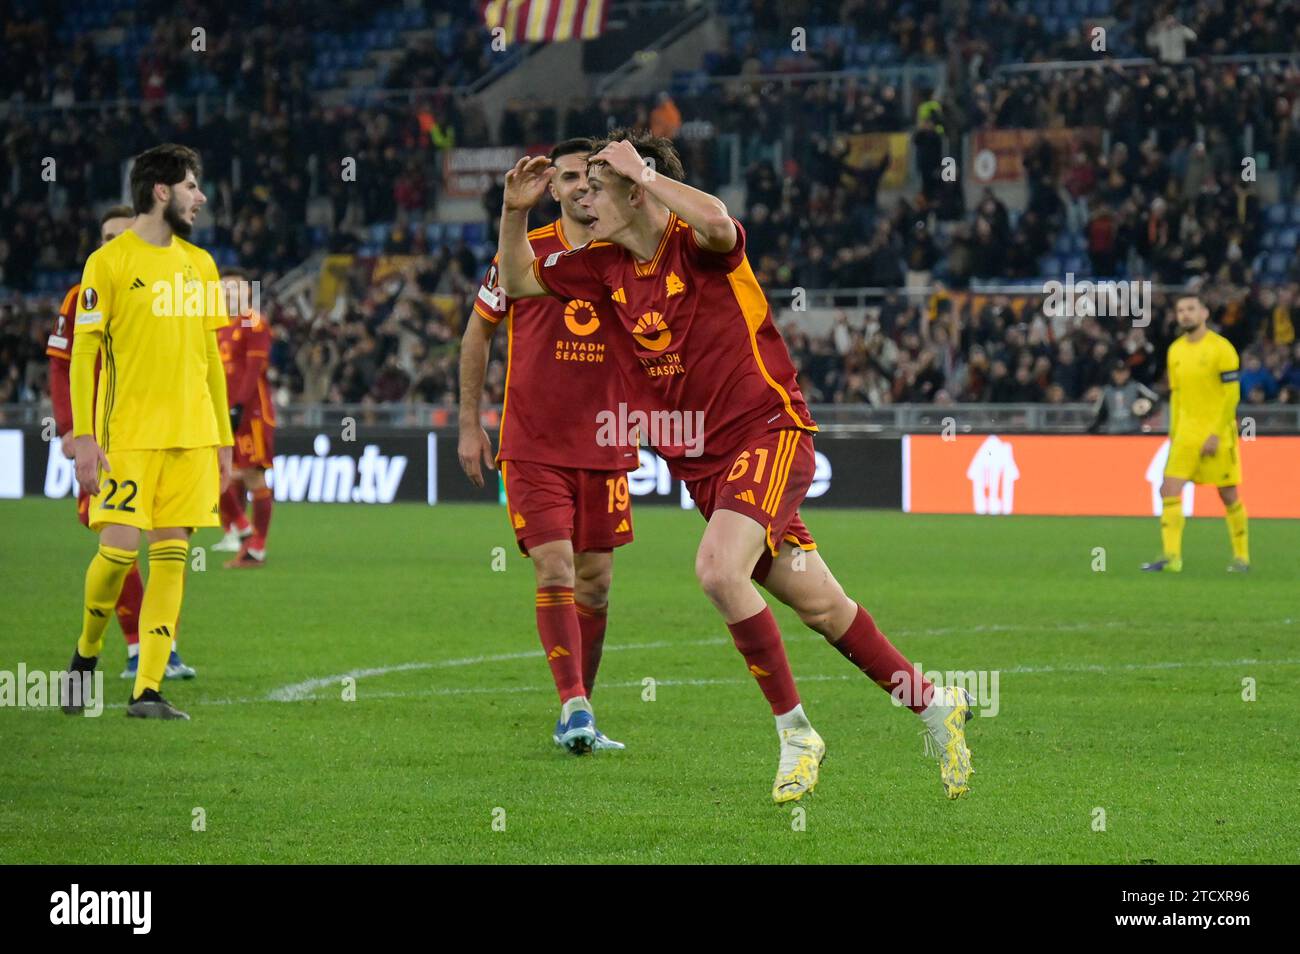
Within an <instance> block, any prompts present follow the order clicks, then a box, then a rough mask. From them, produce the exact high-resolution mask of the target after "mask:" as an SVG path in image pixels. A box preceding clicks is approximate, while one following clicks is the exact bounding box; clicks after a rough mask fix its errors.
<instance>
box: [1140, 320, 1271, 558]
mask: <svg viewBox="0 0 1300 954" xmlns="http://www.w3.org/2000/svg"><path fill="white" fill-rule="evenodd" d="M1209 316H1210V313H1209V310H1208V309H1207V308H1206V307H1205V304H1204V302H1202V301H1201V299H1200V297H1199V296H1197V295H1183V296H1180V297H1179V299H1178V302H1177V311H1176V317H1177V319H1178V327H1179V328H1181V329H1182V330H1183V332H1184V334H1183V335H1182V337H1180V338H1179V339H1178V340H1177V341H1175V342H1174V343H1173V344H1172V345H1170V346H1169V359H1168V361H1167V364H1168V373H1169V389H1170V394H1169V405H1170V410H1169V461H1168V462H1167V463H1166V464H1165V479H1164V483H1163V484H1161V487H1160V496H1161V498H1162V501H1163V503H1162V509H1161V515H1160V537H1161V540H1162V542H1163V544H1164V551H1165V552H1164V558H1163V559H1160V560H1156V561H1154V562H1152V563H1144V564H1143V565H1142V569H1144V570H1148V571H1151V572H1165V573H1178V572H1180V571H1181V570H1182V568H1183V524H1184V522H1185V520H1184V517H1183V508H1182V492H1183V487H1184V486H1185V485H1186V484H1187V482H1188V481H1189V480H1190V481H1191V482H1192V483H1196V484H1213V485H1214V486H1216V487H1218V488H1219V499H1221V500H1222V501H1223V506H1224V508H1225V509H1226V511H1227V512H1226V515H1225V517H1226V519H1227V522H1228V536H1229V538H1230V539H1231V541H1232V563H1231V564H1229V566H1228V570H1229V572H1233V573H1242V572H1245V571H1247V570H1249V569H1250V548H1249V534H1248V529H1247V524H1246V506H1245V504H1243V503H1242V502H1241V500H1240V498H1239V497H1238V496H1237V485H1238V484H1240V483H1241V456H1240V449H1239V447H1238V442H1237V402H1238V401H1240V400H1241V384H1240V382H1239V380H1238V378H1239V376H1240V374H1241V361H1240V359H1238V357H1237V349H1236V348H1234V347H1233V346H1232V344H1231V343H1230V342H1229V341H1228V339H1227V338H1224V337H1223V336H1222V335H1219V334H1216V333H1215V332H1213V331H1211V330H1210V329H1209V328H1207V327H1206V324H1205V322H1206V320H1207V319H1208V318H1209Z"/></svg>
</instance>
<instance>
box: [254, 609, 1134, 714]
mask: <svg viewBox="0 0 1300 954" xmlns="http://www.w3.org/2000/svg"><path fill="white" fill-rule="evenodd" d="M1125 625H1127V624H1125V623H1120V622H1106V623H1095V624H1090V623H1067V624H1065V625H1062V626H1053V627H1050V628H1049V629H1048V631H1049V632H1076V631H1079V630H1084V629H1111V628H1115V627H1119V626H1125ZM1041 629H1043V627H1041V626H1024V625H997V624H994V625H989V626H966V627H956V626H947V627H941V628H938V629H916V630H906V629H899V630H893V631H892V633H893V635H895V636H946V635H948V634H950V633H955V632H962V633H1006V632H1020V631H1024V630H1030V631H1034V630H1041ZM783 638H784V639H785V641H786V642H789V641H791V640H796V641H808V642H812V641H816V642H823V637H821V636H818V635H816V634H813V633H794V634H789V635H786V636H784V637H783ZM730 642H731V641H730V640H728V639H726V638H724V637H719V636H714V637H712V638H709V639H697V640H692V641H690V642H669V641H667V640H660V641H658V642H653V643H620V644H615V645H611V646H606V647H605V651H606V652H618V651H623V650H629V649H634V650H639V649H667V648H668V647H671V646H678V647H684V646H714V645H719V646H721V645H730ZM541 655H542V651H541V650H540V649H530V650H527V651H526V652H518V653H494V654H492V655H486V656H466V657H464V658H461V659H443V660H439V661H437V662H409V663H401V664H399V665H396V666H373V667H370V668H367V669H350V670H348V671H347V672H340V673H335V674H334V675H332V676H321V677H319V678H316V679H306V680H304V681H302V682H295V683H290V684H289V685H287V686H281V687H280V688H278V689H272V690H271V691H270V692H269V693H267V696H266V698H267V699H268V700H269V701H271V702H295V701H297V700H299V699H306V698H310V696H311V694H312V693H313V692H315V691H316V690H317V689H323V688H324V687H326V686H333V685H337V684H338V683H339V681H340V680H343V679H363V678H365V677H367V676H384V675H387V674H388V673H391V672H410V671H412V670H418V669H451V668H454V667H457V666H477V665H481V664H482V663H493V662H511V661H513V660H517V659H533V658H535V657H537V656H541Z"/></svg>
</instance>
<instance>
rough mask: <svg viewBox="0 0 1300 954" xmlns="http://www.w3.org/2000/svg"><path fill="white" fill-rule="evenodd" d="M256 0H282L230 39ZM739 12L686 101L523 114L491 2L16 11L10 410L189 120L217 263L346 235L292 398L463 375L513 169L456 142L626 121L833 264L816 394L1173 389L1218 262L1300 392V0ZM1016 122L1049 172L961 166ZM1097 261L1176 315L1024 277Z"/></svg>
mask: <svg viewBox="0 0 1300 954" xmlns="http://www.w3.org/2000/svg"><path fill="white" fill-rule="evenodd" d="M254 6H256V9H257V10H259V11H261V15H262V18H263V22H264V23H265V25H264V26H262V27H259V28H258V29H256V30H253V31H250V32H248V33H247V34H244V33H240V34H239V37H240V38H239V41H238V42H235V41H233V40H232V39H231V37H232V36H234V35H235V31H234V30H232V27H236V26H237V25H238V23H239V22H240V20H241V18H242V17H245V16H247V15H248V14H249V12H250V11H251V10H252V9H253V8H254ZM268 9H269V11H270V12H269V13H268ZM711 13H712V16H713V21H714V22H715V24H716V25H718V27H719V29H720V35H721V37H722V39H721V40H720V42H719V43H717V44H716V45H715V46H713V47H711V48H709V49H708V50H706V51H705V52H703V54H702V55H701V56H699V57H698V58H697V60H696V61H695V62H694V63H693V64H686V65H687V66H690V67H691V68H673V69H671V70H670V71H669V72H667V73H666V75H665V76H664V77H663V85H662V87H661V88H660V90H658V91H656V92H654V93H648V94H640V93H638V94H635V95H632V94H623V93H620V92H618V91H617V90H614V91H612V92H606V93H595V92H593V93H592V94H591V95H589V96H584V97H578V98H569V99H564V100H561V99H557V98H554V97H552V98H537V97H533V96H525V95H520V94H515V93H512V94H510V95H509V96H508V98H507V99H506V101H505V102H504V103H502V104H500V105H501V108H500V109H499V110H495V111H494V110H490V109H486V108H485V105H484V103H485V98H486V97H491V96H492V95H493V92H492V89H493V87H492V82H493V81H494V79H496V78H499V77H502V76H504V77H507V78H508V77H509V76H510V74H511V71H512V69H524V68H525V67H526V64H525V60H526V58H527V56H526V54H527V50H526V49H523V48H521V45H519V44H516V45H515V46H513V47H512V48H511V49H510V50H508V51H501V50H494V49H493V46H492V43H491V37H490V34H489V33H488V31H487V30H486V28H485V27H484V26H483V25H482V23H481V21H480V20H479V19H478V16H477V8H476V5H475V4H474V3H470V2H457V3H440V4H433V5H422V4H411V3H397V2H392V0H372V2H368V3H360V2H356V0H342V2H333V3H323V2H314V0H307V2H302V3H297V4H293V5H288V6H284V7H280V6H274V7H272V8H265V7H264V6H262V5H260V4H259V5H254V4H253V3H252V2H251V0H236V2H234V3H231V4H226V5H224V6H223V7H222V8H221V9H220V10H219V11H214V14H213V17H212V19H211V23H210V25H209V26H208V27H206V30H207V34H206V36H207V41H208V44H209V45H208V46H207V49H206V51H205V53H204V55H202V56H194V55H191V45H192V43H193V42H194V37H193V36H192V35H191V32H190V30H191V28H190V26H189V24H188V21H187V20H186V19H185V18H184V17H183V16H180V15H178V14H177V12H176V11H175V8H174V7H172V6H170V5H163V4H161V3H154V2H128V0H100V2H94V3H91V2H89V0H74V2H70V3H65V4H62V5H60V6H59V7H58V8H57V10H56V9H52V8H50V7H47V6H45V5H41V4H36V3H32V2H20V3H16V4H13V5H11V13H10V15H9V17H8V19H7V28H6V49H7V50H8V51H12V54H13V55H9V56H6V57H5V58H4V60H3V62H2V63H0V84H2V85H0V90H2V91H3V98H2V100H0V143H3V149H4V155H5V165H6V167H7V168H8V169H9V170H10V172H9V174H8V175H6V176H5V177H4V181H3V182H0V188H3V192H2V193H0V405H2V404H7V403H20V402H33V401H39V400H41V397H42V394H43V392H44V388H45V362H44V358H43V350H44V349H43V342H44V336H45V334H46V333H47V324H48V320H49V317H50V315H51V314H52V310H53V305H54V304H55V303H57V299H58V298H59V297H61V295H62V293H63V292H64V290H66V288H67V287H68V286H70V285H71V284H73V283H74V282H76V281H77V280H78V277H79V269H80V263H81V262H82V261H83V260H84V258H85V256H86V254H87V253H88V252H89V250H90V249H91V248H92V247H93V242H94V240H95V222H96V216H97V213H98V211H99V210H100V209H101V208H102V207H103V206H105V205H107V204H109V203H111V202H112V201H115V200H117V199H118V197H119V195H120V192H121V183H122V179H123V169H124V164H125V163H126V161H127V160H128V159H129V157H130V156H131V155H133V154H135V153H137V152H139V151H141V150H142V149H144V148H146V147H147V146H149V145H152V144H155V143H157V142H162V141H181V142H185V143H187V144H190V145H193V146H195V147H196V148H198V149H199V150H200V151H201V153H202V154H203V157H204V162H205V175H204V185H205V189H206V191H207V192H208V195H209V203H210V204H209V208H210V211H211V215H210V216H209V217H208V219H207V223H206V224H205V225H204V226H203V227H202V228H200V229H199V230H197V231H196V239H197V241H198V242H199V243H200V244H203V245H204V246H205V247H208V248H210V249H211V250H212V251H213V254H214V256H215V257H216V259H217V262H218V264H219V265H227V266H228V265H236V264H238V265H240V266H242V267H245V268H247V269H250V270H251V271H252V273H253V274H254V275H255V276H256V277H260V278H261V280H262V282H263V284H264V286H265V287H266V288H268V289H269V288H272V287H276V288H279V287H281V286H282V285H284V284H285V276H286V275H292V274H294V273H295V270H300V269H301V267H302V265H303V263H304V262H312V263H315V265H314V267H315V268H316V269H319V268H320V267H321V266H320V262H321V261H323V260H324V259H325V257H326V256H336V257H338V260H340V261H344V262H345V263H346V264H345V265H343V266H340V268H341V271H340V275H339V281H338V286H339V289H340V291H339V293H338V294H337V295H336V296H335V297H334V299H333V301H332V302H331V303H330V304H329V305H328V307H322V306H319V305H318V304H316V303H315V301H314V300H313V298H312V296H310V295H308V294H305V293H302V292H301V290H297V291H294V292H293V293H287V292H286V293H284V294H274V295H269V296H268V300H267V301H266V303H265V306H264V307H265V308H266V310H267V311H268V313H269V315H270V317H271V322H272V327H273V328H274V329H275V335H276V345H275V348H274V352H273V354H272V374H273V380H274V381H275V382H276V386H277V399H278V400H280V401H281V402H284V403H291V402H308V403H309V402H316V401H330V402H346V403H350V404H365V403H373V404H386V403H391V402H405V401H414V402H423V403H431V404H438V403H443V402H454V400H455V394H456V380H455V378H456V368H455V365H456V360H455V358H456V348H457V341H458V331H459V328H460V324H461V321H462V320H463V315H464V314H465V313H466V312H467V310H468V302H469V300H470V298H471V297H472V295H473V292H474V289H475V287H476V285H477V281H478V278H479V277H480V275H481V272H482V270H483V269H484V267H485V265H486V263H487V261H488V259H490V257H491V254H492V250H493V228H494V225H493V219H494V216H493V209H494V208H495V207H496V204H499V192H496V191H495V188H499V184H494V183H493V181H492V177H491V176H490V175H487V176H485V177H484V178H483V180H482V181H481V186H482V190H481V191H482V193H483V194H484V198H483V200H482V202H481V203H478V202H477V201H470V202H468V205H469V206H470V207H471V212H470V213H468V214H467V213H466V212H465V209H466V206H467V202H466V200H465V199H464V197H463V196H461V195H459V194H457V193H455V192H454V190H449V187H448V176H447V166H446V164H447V162H448V160H449V157H450V156H451V154H452V153H453V152H454V151H455V150H458V149H462V148H465V147H470V148H488V147H494V146H499V147H508V148H509V149H510V150H512V151H513V152H515V153H518V152H522V151H523V150H524V149H525V148H527V147H529V146H535V145H537V144H546V143H552V142H555V141H557V140H558V139H560V138H562V137H564V136H567V135H574V134H599V133H600V132H602V131H604V130H606V129H609V128H611V127H613V126H616V125H642V126H646V127H650V128H656V129H658V130H660V131H664V132H667V133H669V134H672V135H673V136H674V138H675V139H676V141H677V143H678V146H679V148H680V150H681V152H682V154H683V158H684V160H685V164H686V168H687V170H688V173H689V174H690V175H691V176H692V177H693V178H694V179H695V181H697V182H698V184H700V185H701V187H702V188H705V189H708V190H710V191H717V192H719V193H721V194H724V195H727V196H729V199H728V201H729V202H731V203H733V211H734V212H735V213H736V214H737V215H738V216H739V217H740V218H741V219H742V220H743V221H744V222H745V224H746V227H747V230H748V235H749V249H750V258H751V261H752V262H753V265H754V267H755V270H756V272H757V273H758V275H759V278H760V281H762V282H763V283H764V285H765V287H767V288H768V289H769V291H770V293H771V295H772V298H773V301H774V303H776V304H778V306H781V305H782V303H789V302H790V301H791V297H792V296H791V293H790V291H789V290H791V289H795V288H800V289H820V290H824V291H825V293H826V294H825V295H823V299H822V300H824V301H825V303H826V304H827V306H828V308H827V310H826V313H827V314H828V315H829V316H830V317H829V318H828V320H827V321H824V322H822V323H820V324H818V323H809V322H807V321H805V320H803V319H802V318H801V316H800V314H799V313H798V312H797V311H795V310H794V309H792V308H789V309H787V308H784V307H783V308H782V313H781V314H780V315H779V316H778V317H779V320H780V321H781V322H782V325H783V329H784V331H785V333H786V335H787V337H788V340H789V342H790V346H791V351H792V352H793V354H794V355H795V357H796V360H797V361H798V363H799V366H800V368H801V372H802V376H803V385H804V387H805V389H806V393H807V395H808V398H809V400H810V402H814V403H821V402H826V403H857V402H861V403H868V404H871V405H874V406H884V405H888V404H891V403H899V402H937V403H945V402H950V401H1015V402H1049V403H1060V402H1069V401H1081V400H1091V399H1094V398H1095V396H1096V393H1097V389H1098V388H1099V387H1100V386H1102V385H1104V383H1105V376H1106V373H1107V372H1106V369H1107V368H1108V367H1109V366H1110V365H1111V364H1112V363H1113V362H1114V361H1115V360H1116V359H1117V358H1118V359H1121V360H1124V361H1125V362H1127V363H1129V364H1130V365H1131V367H1132V369H1133V373H1134V378H1135V379H1136V380H1138V381H1140V382H1142V383H1145V384H1151V385H1158V384H1159V382H1160V378H1161V375H1162V373H1163V368H1162V366H1161V362H1162V360H1163V354H1164V349H1165V346H1166V345H1167V343H1168V341H1169V339H1170V335H1171V325H1170V319H1169V317H1168V316H1169V308H1168V307H1167V303H1168V296H1169V295H1170V294H1172V290H1173V289H1175V288H1181V287H1186V286H1188V285H1189V284H1191V285H1200V284H1202V283H1204V284H1205V287H1206V288H1207V289H1210V299H1211V302H1210V303H1211V307H1212V309H1213V311H1214V313H1215V319H1216V321H1217V322H1218V324H1219V325H1220V326H1221V327H1222V328H1223V329H1224V332H1225V334H1227V335H1228V337H1229V338H1230V339H1231V340H1232V341H1233V342H1234V344H1236V346H1237V347H1238V348H1239V349H1240V350H1242V351H1243V353H1244V354H1245V355H1246V358H1245V359H1244V360H1245V361H1246V364H1247V367H1248V372H1247V373H1246V374H1244V375H1243V398H1244V399H1245V400H1247V401H1248V402H1250V403H1264V402H1281V403H1295V402H1296V401H1297V400H1300V345H1298V344H1297V340H1296V327H1297V324H1300V310H1298V308H1297V299H1298V298H1300V254H1298V253H1297V243H1296V239H1297V236H1300V201H1298V200H1297V195H1296V184H1297V168H1298V167H1300V142H1298V136H1300V56H1297V55H1296V54H1295V53H1294V51H1295V50H1296V49H1297V48H1300V47H1297V39H1300V5H1298V4H1296V3H1294V2H1282V0H1277V2H1273V0H1253V2H1242V3H1235V4H1223V3H1218V2H1211V0H1199V2H1184V3H1174V4H1148V3H1142V2H1130V0H1018V2H1015V3H1007V2H1005V0H975V2H971V3H941V2H938V0H934V2H924V0H912V2H904V3H895V2H886V0H781V2H779V3H777V2H774V0H716V2H714V3H712V4H711ZM267 17H269V18H270V19H269V20H267V19H266V18H267ZM1167 17H1171V18H1172V19H1167ZM1175 26H1177V27H1178V28H1179V29H1180V30H1181V28H1182V27H1186V28H1187V29H1188V30H1190V31H1191V33H1192V34H1194V36H1195V39H1193V40H1179V39H1178V36H1183V35H1184V34H1181V33H1179V34H1178V36H1175V35H1174V34H1175V32H1176V31H1175V29H1174V27H1175ZM795 28H801V29H804V30H805V31H806V38H805V39H806V46H805V49H804V51H798V50H796V49H793V48H792V41H791V31H792V30H794V29H795ZM1097 28H1100V29H1103V30H1104V31H1105V39H1106V50H1105V52H1104V54H1098V53H1097V52H1096V51H1095V50H1094V49H1093V48H1092V46H1091V45H1090V44H1091V43H1092V42H1093V40H1094V36H1095V34H1094V33H1093V32H1092V31H1093V30H1094V29H1097ZM1079 60H1088V61H1090V62H1088V63H1086V64H1085V63H1076V62H1071V61H1079ZM521 64H525V65H521ZM595 88H596V87H595V84H594V83H593V84H591V89H592V90H595ZM1017 131H1033V134H1032V135H1030V134H1027V135H1026V138H1025V139H1024V144H1023V148H1022V149H1021V151H1020V161H1021V162H1022V164H1023V168H1024V183H1023V188H1020V189H1019V190H1011V191H1008V190H1007V189H1005V188H1003V187H1002V185H1001V184H1000V183H998V182H996V181H994V182H990V183H987V184H983V183H976V182H972V181H963V179H965V178H967V177H968V174H967V169H968V163H967V162H966V161H964V160H962V159H959V161H958V162H957V167H958V169H959V170H960V176H959V177H958V178H957V179H956V180H954V181H949V180H948V179H945V178H944V177H942V176H940V175H938V174H937V173H936V171H935V170H936V169H938V168H939V167H940V164H941V161H942V159H943V158H944V157H947V156H957V157H962V156H963V155H964V153H963V150H968V151H969V156H973V155H974V154H975V153H977V152H979V151H980V149H982V148H986V147H988V144H989V143H993V142H995V141H1003V140H997V137H998V136H999V135H1002V136H1004V137H1005V135H1010V134H1016V135H1019V133H1018V132H1017ZM887 134H902V135H903V137H904V138H905V140H906V146H907V148H906V155H907V156H908V157H909V158H908V159H907V160H906V162H907V163H908V166H907V168H894V167H891V166H890V164H889V163H887V162H885V163H882V162H881V161H879V158H878V157H879V153H877V152H869V151H868V152H863V151H862V150H861V149H860V148H859V147H858V145H857V144H856V143H858V142H859V141H860V140H861V137H864V136H865V137H870V136H873V135H876V136H879V135H887ZM885 155H886V156H887V155H888V153H886V154H885ZM969 156H968V157H967V158H969ZM345 157H349V158H351V159H353V160H354V161H355V167H356V175H355V181H345V178H344V176H343V175H342V167H343V160H344V158H345ZM1243 157H1250V158H1251V159H1252V161H1253V162H1254V163H1255V165H1256V167H1257V170H1258V173H1259V176H1258V177H1254V176H1252V177H1251V178H1248V179H1247V178H1243V175H1242V159H1243ZM47 158H52V159H53V160H54V161H55V165H56V168H57V169H58V170H59V172H58V177H57V181H56V182H54V183H50V182H46V181H44V179H43V178H42V175H41V170H42V163H43V162H44V160H46V159H47ZM1265 176H1267V177H1268V178H1269V183H1270V185H1269V188H1268V189H1264V188H1262V179H1263V178H1264V177H1265ZM377 260H390V261H391V263H392V267H390V268H386V269H376V268H375V262H376V261H377ZM1066 273H1072V274H1073V276H1075V277H1076V278H1078V279H1080V280H1082V279H1084V278H1107V279H1117V280H1143V279H1149V280H1151V281H1152V282H1154V283H1155V284H1156V286H1157V287H1158V288H1160V289H1161V291H1160V292H1159V293H1158V296H1157V300H1156V309H1155V316H1156V320H1155V321H1153V323H1152V325H1151V326H1150V327H1149V328H1145V329H1141V328H1137V329H1125V328H1117V327H1115V326H1114V325H1113V324H1107V323H1102V322H1098V321H1095V320H1093V321H1084V322H1082V323H1079V324H1078V325H1077V326H1074V327H1068V328H1067V327H1058V326H1057V324H1056V323H1054V322H1052V321H1051V320H1049V319H1045V318H1044V317H1043V315H1042V314H1041V310H1040V309H1038V308H1037V304H1038V301H1039V300H1040V299H1041V296H1040V299H1034V298H1033V296H1029V297H1026V296H1023V295H1017V294H1015V293H1014V292H1013V291H1010V290H1006V289H1004V287H1003V286H1006V285H1008V284H1020V285H1025V286H1035V285H1036V286H1039V287H1040V288H1041V286H1042V285H1043V283H1044V282H1046V281H1049V280H1053V279H1062V278H1063V277H1064V275H1065V274H1066ZM922 286H924V287H926V288H930V287H932V286H937V287H938V288H939V294H937V295H933V296H931V295H929V294H924V295H920V294H917V293H915V291H914V289H916V288H919V287H922ZM862 289H870V290H874V291H869V292H860V291H857V290H862ZM989 289H993V291H989ZM841 291H843V292H845V294H844V295H839V294H838V293H839V292H841ZM501 371H502V369H501V366H500V363H499V362H494V364H493V370H492V372H491V374H490V377H489V382H488V384H489V389H490V393H489V397H491V396H492V391H491V389H493V388H495V389H496V396H497V397H499V391H500V387H501V385H502V377H503V376H502V373H501Z"/></svg>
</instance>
